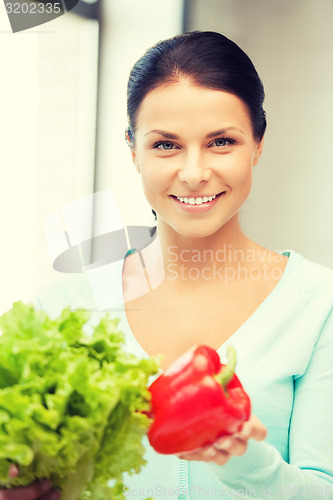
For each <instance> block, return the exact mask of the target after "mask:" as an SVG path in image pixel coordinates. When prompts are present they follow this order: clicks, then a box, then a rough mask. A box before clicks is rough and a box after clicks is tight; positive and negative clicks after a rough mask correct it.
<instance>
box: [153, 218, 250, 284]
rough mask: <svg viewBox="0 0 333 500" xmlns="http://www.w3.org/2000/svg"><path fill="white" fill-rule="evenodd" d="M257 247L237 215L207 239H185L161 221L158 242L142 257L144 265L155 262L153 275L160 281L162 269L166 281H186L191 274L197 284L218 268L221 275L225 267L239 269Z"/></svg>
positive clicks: (158, 227)
mask: <svg viewBox="0 0 333 500" xmlns="http://www.w3.org/2000/svg"><path fill="white" fill-rule="evenodd" d="M254 245H255V243H254V242H252V241H251V240H250V239H249V238H247V237H246V236H245V234H244V233H243V232H242V230H241V228H240V224H239V220H238V214H237V216H234V217H233V218H232V219H231V220H229V221H228V223H226V224H225V225H224V226H223V227H221V228H220V229H219V230H218V231H216V232H215V233H214V234H212V235H209V236H204V237H190V238H189V237H186V236H184V235H182V234H180V233H178V232H176V231H175V230H174V229H173V228H172V227H170V226H169V225H168V224H166V223H165V222H164V221H158V224H157V236H156V240H154V242H153V243H152V245H150V246H149V247H150V248H149V247H147V248H146V249H144V250H143V256H144V259H145V262H147V263H148V261H149V262H150V264H153V262H154V268H155V270H154V269H153V268H152V267H151V270H150V274H151V273H153V274H156V275H158V276H159V280H160V279H161V270H162V268H163V273H164V279H165V278H169V279H170V280H173V281H176V280H177V281H184V280H185V277H186V276H187V275H191V276H192V277H194V276H198V280H197V281H201V282H204V281H205V282H207V280H209V279H210V278H211V277H212V276H213V274H214V273H215V272H216V268H217V266H218V268H219V269H220V270H221V271H220V272H223V268H228V269H229V270H231V269H233V268H236V266H237V264H238V263H239V261H244V260H246V259H245V257H246V254H247V252H248V251H249V250H250V249H253V247H254ZM145 250H146V252H145ZM145 255H146V256H145ZM146 257H148V259H147V258H146Z"/></svg>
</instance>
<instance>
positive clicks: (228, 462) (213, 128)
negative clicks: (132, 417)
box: [0, 32, 333, 500]
mask: <svg viewBox="0 0 333 500" xmlns="http://www.w3.org/2000/svg"><path fill="white" fill-rule="evenodd" d="M263 100H264V90H263V86H262V83H261V81H260V79H259V76H258V74H257V72H256V70H255V68H254V66H253V64H252V62H251V61H250V59H249V58H248V56H247V55H246V54H245V53H244V52H243V51H242V50H241V49H240V48H239V47H238V46H237V45H235V44H234V43H233V42H232V41H230V40H228V39H227V38H226V37H224V36H222V35H220V34H217V33H213V32H192V33H188V34H185V35H180V36H177V37H175V38H173V39H170V40H165V41H162V42H160V43H158V44H157V45H156V46H154V47H153V48H151V49H150V50H148V52H147V53H146V54H145V55H144V56H143V57H142V58H141V59H140V60H139V61H138V62H137V63H136V65H135V66H134V68H133V70H132V72H131V75H130V79H129V84H128V119H129V127H128V130H127V132H126V138H127V141H128V144H129V146H130V148H131V154H132V159H133V162H134V164H135V168H136V169H137V171H138V172H139V173H140V175H141V178H142V185H143V190H144V193H145V196H146V198H147V200H148V202H149V203H150V205H151V207H152V209H153V210H154V212H155V213H156V214H157V237H156V238H155V239H154V240H153V242H152V243H151V245H149V247H147V248H145V249H143V250H142V252H141V254H142V255H141V256H139V254H138V253H137V252H134V253H133V254H131V255H130V256H129V257H128V258H127V259H126V261H125V264H124V267H123V270H122V286H123V290H124V316H123V319H122V321H123V324H121V323H120V327H121V329H123V330H126V331H127V338H128V340H129V342H131V345H132V346H134V349H135V350H136V352H138V353H140V354H143V355H156V354H159V353H161V354H163V356H164V358H163V364H162V368H163V369H165V368H167V367H168V366H169V365H170V364H171V363H172V361H173V360H175V359H176V358H177V357H178V356H179V355H180V354H182V353H183V352H184V351H185V350H187V349H188V348H189V347H191V346H193V345H194V344H207V345H210V346H212V347H214V348H215V349H217V350H218V352H219V353H220V354H221V356H223V355H224V352H225V348H226V346H227V345H228V344H229V343H230V344H232V345H234V346H235V348H236V350H237V355H238V364H237V374H238V375H239V377H240V379H241V381H242V383H243V385H244V387H245V389H246V391H247V392H248V394H249V395H250V397H251V400H252V409H253V414H254V415H256V416H254V415H253V416H252V417H251V419H250V421H249V422H248V423H246V425H244V428H243V430H242V431H241V432H240V433H239V434H237V435H234V436H232V437H229V438H223V439H220V440H219V441H218V442H216V443H214V445H212V446H207V447H205V448H203V449H200V450H195V451H193V452H188V453H184V454H181V455H180V456H179V457H177V456H164V455H158V454H156V453H155V452H154V451H153V450H152V449H151V448H149V447H147V456H146V458H147V460H148V463H147V465H146V466H145V467H144V469H143V470H142V472H141V473H140V474H138V475H137V476H134V477H126V479H125V484H126V487H125V488H124V494H125V496H136V497H140V498H146V497H148V496H153V497H154V496H155V497H156V496H169V497H170V496H172V497H174V496H177V497H178V498H187V497H189V498H199V497H202V496H206V495H207V496H211V495H214V496H216V495H219V496H223V497H224V498H234V497H241V496H244V495H246V496H256V497H265V496H270V497H272V498H280V497H284V498H293V497H294V496H321V497H322V498H327V499H328V498H333V431H332V427H331V418H330V411H329V410H333V408H332V403H331V401H330V400H329V401H328V400H327V394H331V393H332V388H333V369H332V363H331V359H332V356H333V341H332V328H333V315H332V306H333V271H331V270H330V269H327V268H324V267H323V266H319V265H317V264H314V263H312V262H309V261H307V260H306V259H304V258H302V257H301V256H300V255H298V254H297V253H295V252H293V251H285V252H282V253H276V252H273V251H271V250H268V249H265V248H263V247H262V246H260V245H258V244H257V243H255V242H254V241H252V240H250V239H249V238H248V237H247V236H246V235H245V234H244V232H243V231H242V229H241V226H240V223H239V211H240V209H241V207H242V206H243V204H244V202H245V200H246V199H247V197H248V195H249V193H250V190H251V185H252V169H253V168H254V167H255V166H256V164H257V162H258V161H259V158H260V156H261V153H262V149H263V141H264V133H265V128H266V120H265V112H264V110H263V108H262V105H263ZM141 259H143V260H144V263H145V267H146V270H145V272H143V271H142V267H141ZM38 484H39V483H38ZM34 487H36V485H34V486H31V487H28V488H24V489H22V490H21V495H20V496H19V497H15V496H13V495H15V490H12V491H10V492H8V493H7V492H1V493H0V499H1V500H7V499H9V498H20V499H22V500H26V499H28V498H29V499H33V498H41V499H43V500H46V499H50V498H51V493H50V494H48V493H47V494H45V495H44V496H38V494H39V495H41V494H40V493H38V494H37V493H35V492H34V490H33V489H32V488H34ZM1 494H2V496H1ZM52 494H56V492H53V493H52ZM10 495H12V496H10ZM29 495H30V496H29Z"/></svg>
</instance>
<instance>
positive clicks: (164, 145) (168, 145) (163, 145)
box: [154, 141, 177, 151]
mask: <svg viewBox="0 0 333 500" xmlns="http://www.w3.org/2000/svg"><path fill="white" fill-rule="evenodd" d="M154 148H156V149H163V151H171V150H172V149H177V148H176V145H175V144H174V143H173V142H170V141H161V142H157V143H156V144H154Z"/></svg>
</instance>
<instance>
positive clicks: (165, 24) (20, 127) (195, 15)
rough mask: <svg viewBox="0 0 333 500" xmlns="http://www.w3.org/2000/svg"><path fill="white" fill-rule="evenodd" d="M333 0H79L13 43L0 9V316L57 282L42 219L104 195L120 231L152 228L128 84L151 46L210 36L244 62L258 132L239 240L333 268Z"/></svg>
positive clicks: (2, 10) (6, 20)
mask: <svg viewBox="0 0 333 500" xmlns="http://www.w3.org/2000/svg"><path fill="white" fill-rule="evenodd" d="M332 22H333V2H332V1H331V0H293V1H292V2H290V0H279V1H278V2H277V1H276V0H251V2H249V1H248V0H205V1H203V0H167V2H166V1H162V0H140V1H138V0H121V1H119V0H95V1H94V0H89V2H88V1H86V0H81V1H80V2H79V4H78V5H77V6H76V7H75V8H74V9H73V10H72V11H71V12H69V13H67V14H66V15H64V16H61V17H59V18H57V19H56V20H54V21H52V22H50V23H47V24H44V25H42V26H39V27H37V28H33V29H31V30H28V31H25V32H24V31H23V32H20V33H16V34H12V33H11V31H10V26H9V22H8V19H7V18H6V12H5V8H4V6H3V5H1V6H0V57H1V59H0V60H1V70H2V71H1V79H0V102H1V108H0V110H1V111H0V113H1V114H0V117H1V119H0V132H1V135H0V137H1V147H0V231H1V233H0V234H1V246H0V256H1V259H0V279H1V286H0V313H2V312H4V311H5V310H6V309H8V308H9V307H10V306H11V304H12V303H13V301H15V300H19V299H20V300H23V301H26V300H29V299H31V298H32V297H34V296H35V294H36V293H39V292H40V291H41V290H43V289H44V288H45V287H47V286H49V285H50V284H51V283H53V282H54V281H56V280H57V279H59V274H60V273H58V272H57V271H55V270H54V269H53V268H52V262H51V261H50V258H49V252H48V248H47V244H46V238H45V221H46V219H47V217H48V216H49V214H51V213H52V212H54V211H56V210H58V209H59V208H60V207H61V206H63V205H64V204H66V203H69V202H71V201H73V200H75V199H77V198H79V197H82V196H85V195H89V194H90V193H94V192H97V191H100V190H104V189H107V188H112V190H113V192H114V194H115V197H116V199H117V205H118V207H119V210H120V214H121V217H122V220H123V223H124V224H143V225H145V224H147V225H153V224H154V220H153V217H152V214H151V209H150V207H149V205H148V204H147V202H146V201H145V198H144V196H143V194H142V190H141V181H140V176H139V175H138V174H137V173H136V171H135V169H134V166H133V165H132V162H131V157H130V153H129V150H128V147H127V145H126V143H125V141H124V131H125V128H126V125H127V120H126V84H127V78H128V74H129V71H130V69H131V67H132V66H133V64H134V63H135V61H136V60H137V59H138V58H139V57H140V56H141V55H142V54H143V52H144V51H145V50H146V49H147V48H148V47H150V46H151V45H153V44H154V43H155V42H157V41H158V40H160V39H163V38H166V37H170V36H173V35H176V34H178V33H182V32H184V31H190V30H194V29H199V30H215V31H219V32H221V33H223V34H225V35H226V36H228V37H229V38H231V39H232V40H234V41H235V42H236V43H237V44H238V45H240V47H241V48H242V49H243V50H245V52H246V53H247V54H248V55H249V56H250V57H251V59H252V60H253V62H254V64H255V66H256V68H257V70H258V72H259V75H260V76H261V78H262V80H263V83H264V86H265V91H266V102H265V109H266V112H267V120H268V129H267V133H266V138H265V149H264V154H263V156H262V158H261V160H260V163H259V165H258V166H257V167H255V171H254V183H253V190H252V193H251V195H250V198H249V199H248V201H247V203H246V205H245V206H244V208H243V211H242V215H241V220H242V226H243V229H244V231H245V233H246V234H247V235H248V236H249V237H250V238H252V239H254V240H256V241H257V242H258V243H260V244H261V245H263V246H266V247H267V248H270V249H272V250H282V249H294V250H295V251H297V252H299V253H301V254H302V255H304V256H305V257H307V258H309V259H311V260H314V261H316V262H319V263H321V264H324V265H327V266H329V267H333V252H332V248H333V228H332V221H331V217H332V213H333V195H332V194H331V190H332V187H331V186H332V185H333V148H332V138H331V136H332V133H333V69H332V68H333V67H332V60H333V30H332Z"/></svg>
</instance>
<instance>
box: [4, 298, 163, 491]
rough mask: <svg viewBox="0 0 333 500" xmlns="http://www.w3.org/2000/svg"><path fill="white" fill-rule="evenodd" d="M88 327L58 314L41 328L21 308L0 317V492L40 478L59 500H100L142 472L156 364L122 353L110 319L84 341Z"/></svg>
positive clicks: (70, 314) (79, 313) (76, 315)
mask: <svg viewBox="0 0 333 500" xmlns="http://www.w3.org/2000/svg"><path fill="white" fill-rule="evenodd" d="M89 318H90V313H89V312H88V311H86V310H83V309H78V310H76V311H71V310H70V309H69V308H67V309H64V310H63V312H62V314H61V316H60V317H59V318H57V319H50V318H49V317H48V316H47V315H46V314H45V313H44V312H42V311H37V310H35V308H34V307H33V305H31V304H23V303H22V302H16V303H15V304H14V305H13V307H12V309H11V310H9V311H7V312H6V313H5V314H4V315H3V316H2V317H0V330H1V331H2V335H0V487H16V486H23V485H27V484H30V483H32V482H33V481H35V480H36V479H40V478H43V477H48V478H50V479H51V480H52V483H53V485H54V486H56V487H60V488H61V489H62V491H63V493H62V499H63V500H78V499H80V500H88V499H93V500H106V499H110V498H116V497H117V496H121V478H122V473H123V472H125V471H126V472H128V473H130V474H132V473H137V472H139V470H140V469H141V467H142V466H143V465H144V463H145V460H144V459H143V454H144V451H145V450H144V447H143V445H142V443H141V439H142V436H143V435H144V434H145V433H146V431H147V429H148V427H149V424H150V420H149V418H148V417H147V415H146V414H145V412H148V411H149V409H150V393H149V391H148V389H147V382H148V379H149V377H150V376H151V375H153V374H155V373H157V371H158V360H157V359H154V358H148V359H138V358H137V357H136V356H134V355H132V354H129V353H127V352H126V351H125V350H124V348H123V344H124V336H123V334H122V332H120V331H119V330H117V324H118V322H119V320H118V319H117V318H111V317H110V316H109V315H108V314H106V315H105V316H104V317H103V318H102V319H101V321H100V323H99V324H98V325H97V326H95V327H91V329H92V332H90V333H89V332H86V331H85V327H87V322H88V320H89ZM12 463H14V464H16V465H17V466H18V467H19V470H20V474H19V476H17V477H15V478H9V475H8V473H9V467H10V465H11V464H12ZM110 479H112V480H114V485H113V486H108V483H109V481H110Z"/></svg>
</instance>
